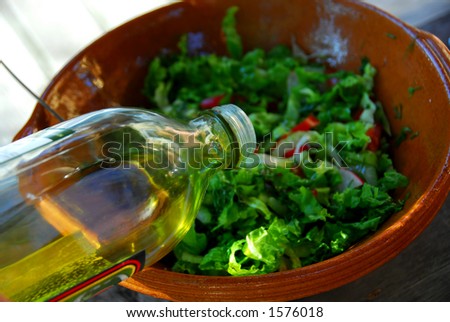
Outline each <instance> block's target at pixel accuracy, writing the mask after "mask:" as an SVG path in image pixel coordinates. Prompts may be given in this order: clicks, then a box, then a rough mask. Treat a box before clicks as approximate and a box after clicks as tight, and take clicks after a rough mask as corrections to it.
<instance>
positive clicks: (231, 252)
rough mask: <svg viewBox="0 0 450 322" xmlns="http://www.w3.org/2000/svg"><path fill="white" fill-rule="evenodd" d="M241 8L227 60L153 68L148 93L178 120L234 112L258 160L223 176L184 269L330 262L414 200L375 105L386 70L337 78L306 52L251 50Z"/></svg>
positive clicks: (184, 40)
mask: <svg viewBox="0 0 450 322" xmlns="http://www.w3.org/2000/svg"><path fill="white" fill-rule="evenodd" d="M236 17H238V8H237V7H232V8H230V9H229V10H228V11H227V13H226V15H225V17H224V19H223V21H222V34H221V36H222V39H223V40H224V41H225V44H226V47H227V49H228V55H227V56H218V55H216V54H205V53H201V54H193V52H194V51H195V48H192V46H190V44H191V41H190V40H191V39H190V38H192V37H197V36H198V35H197V34H195V33H192V34H186V35H184V36H183V37H181V39H180V42H179V51H178V52H177V53H172V54H165V55H160V56H158V57H157V58H155V59H153V60H152V62H151V63H150V66H149V72H148V75H147V78H146V81H145V88H144V93H145V94H146V95H147V96H148V98H149V99H150V101H151V103H152V106H153V107H154V108H157V109H158V111H159V112H161V113H163V114H166V115H168V116H170V117H176V118H179V119H180V118H181V119H186V120H190V119H192V118H194V117H196V116H197V115H198V114H199V113H200V112H202V111H203V110H205V109H209V108H212V107H214V106H217V105H221V104H226V103H234V104H236V105H238V106H239V107H241V108H242V109H243V110H244V111H245V112H246V113H247V114H248V115H249V117H250V119H251V121H252V123H253V125H254V127H255V131H256V134H257V139H258V141H259V146H258V150H257V155H258V157H259V158H258V159H259V163H258V164H257V165H256V166H253V167H242V168H239V169H227V170H222V171H220V172H218V173H217V174H216V175H214V176H213V177H212V178H211V180H210V182H209V187H208V190H207V192H206V195H205V198H204V201H203V203H202V207H201V209H200V211H199V213H198V215H197V218H196V221H195V224H194V226H193V227H192V228H191V230H190V231H189V232H188V234H187V235H186V237H185V238H184V239H183V241H182V242H181V243H180V244H179V245H178V246H177V247H176V249H175V250H174V251H173V254H172V255H173V256H174V258H175V262H174V265H173V270H174V271H177V272H184V273H190V274H202V275H233V276H245V275H257V274H265V273H270V272H276V271H282V270H288V269H293V268H298V267H302V266H305V265H310V264H313V263H316V262H320V261H323V260H325V259H327V258H330V257H333V256H335V255H337V254H340V253H342V252H343V251H345V250H346V249H348V248H349V247H350V246H352V245H353V244H355V243H356V242H358V241H359V240H361V238H363V237H364V236H366V235H368V234H370V233H372V232H374V231H375V230H377V228H378V227H379V226H380V224H381V223H383V221H385V220H386V219H387V218H388V217H389V216H391V215H392V214H393V213H395V212H397V211H399V210H400V209H401V208H402V206H403V201H401V200H400V201H399V200H395V199H394V198H393V197H392V196H391V195H390V193H391V192H392V191H393V190H394V189H397V188H399V187H405V186H406V185H407V184H408V180H407V178H406V177H405V176H403V175H402V174H400V173H398V172H397V171H396V170H395V169H394V167H393V164H392V160H391V158H390V156H389V155H388V153H387V149H388V143H387V142H388V140H387V138H388V137H389V136H390V129H389V124H388V122H387V119H386V117H385V115H384V112H383V108H382V106H381V104H380V103H379V102H377V101H376V100H375V98H374V94H373V86H374V77H375V74H376V70H375V68H374V67H373V66H372V65H371V64H370V62H369V61H368V60H367V59H363V60H362V62H361V68H360V71H359V72H358V73H354V72H350V71H344V70H339V71H330V70H329V68H328V67H327V66H326V65H325V64H323V63H321V62H320V59H317V57H316V58H315V59H312V58H311V57H310V56H308V55H306V54H305V53H304V52H303V51H302V50H301V49H300V48H299V47H298V45H297V44H296V43H292V44H291V45H290V46H284V45H279V46H276V47H274V48H273V49H271V50H270V51H264V50H263V49H260V48H256V49H253V50H250V51H247V52H244V50H243V46H242V42H241V38H240V36H239V34H238V32H237V29H236Z"/></svg>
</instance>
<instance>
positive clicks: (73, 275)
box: [0, 105, 256, 301]
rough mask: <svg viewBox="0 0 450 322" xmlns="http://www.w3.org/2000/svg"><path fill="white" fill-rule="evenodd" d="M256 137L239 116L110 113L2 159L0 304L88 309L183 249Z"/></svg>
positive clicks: (0, 151)
mask: <svg viewBox="0 0 450 322" xmlns="http://www.w3.org/2000/svg"><path fill="white" fill-rule="evenodd" d="M255 141H256V138H255V133H254V130H253V126H252V124H251V122H250V120H249V119H248V118H247V116H246V115H245V113H244V112H243V111H242V110H241V109H239V108H238V107H236V106H234V105H225V106H220V107H216V108H214V109H212V110H209V111H207V112H205V113H204V114H203V115H201V116H200V117H198V118H196V119H194V120H192V121H191V122H189V123H188V124H185V123H180V122H178V121H175V120H171V119H167V118H165V117H163V116H161V115H159V114H155V113H153V112H150V111H148V110H142V109H135V108H110V109H104V110H100V111H96V112H92V113H89V114H86V115H82V116H79V117H77V118H74V119H72V120H69V121H66V122H63V123H60V124H58V125H56V126H53V127H51V128H48V129H46V130H43V131H40V132H37V133H35V134H33V135H31V136H29V137H26V138H23V139H21V140H19V141H16V142H14V143H11V144H9V145H7V146H6V147H2V148H0V253H1V256H0V294H1V295H3V296H6V298H8V299H10V300H13V301H60V300H66V301H74V300H85V299H87V298H88V297H90V296H92V295H94V294H95V293H97V292H98V291H100V290H101V289H104V288H105V287H107V286H109V285H111V284H115V283H118V282H120V281H121V280H123V279H125V278H127V277H129V276H130V275H132V274H133V273H134V272H135V271H138V270H140V269H142V267H144V266H148V265H152V264H153V263H155V262H156V261H158V260H159V259H161V258H162V257H163V256H164V255H166V254H167V253H168V252H170V251H171V250H172V248H173V247H174V246H175V245H176V243H177V242H179V241H180V240H181V239H182V238H183V236H184V235H185V233H186V232H187V231H188V229H189V227H190V226H191V225H192V223H193V220H194V218H195V216H196V214H197V211H198V209H199V206H200V204H201V201H202V197H203V195H204V192H205V190H206V187H207V183H208V178H209V176H210V175H212V174H213V173H214V172H215V171H217V170H219V169H224V168H229V167H236V166H237V165H238V164H239V162H241V161H242V159H243V158H244V157H245V155H246V154H247V153H251V152H253V151H254V148H255Z"/></svg>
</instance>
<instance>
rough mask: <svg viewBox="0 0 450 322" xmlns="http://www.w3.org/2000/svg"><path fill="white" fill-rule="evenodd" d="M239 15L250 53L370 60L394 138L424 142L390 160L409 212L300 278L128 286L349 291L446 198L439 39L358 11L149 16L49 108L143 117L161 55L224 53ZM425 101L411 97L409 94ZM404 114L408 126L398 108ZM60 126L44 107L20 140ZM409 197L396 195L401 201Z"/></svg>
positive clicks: (191, 10)
mask: <svg viewBox="0 0 450 322" xmlns="http://www.w3.org/2000/svg"><path fill="white" fill-rule="evenodd" d="M232 4H236V5H238V6H239V7H240V11H239V14H238V19H239V20H238V21H239V23H238V31H239V32H240V33H241V35H242V37H243V41H244V46H245V48H247V49H250V48H254V47H262V48H265V49H270V48H271V47H272V46H274V45H276V44H280V43H283V44H290V42H291V37H295V38H296V40H297V42H298V43H299V44H300V46H301V47H302V48H304V49H306V51H308V52H310V53H311V52H321V53H324V54H327V55H328V56H329V59H328V63H329V64H330V65H332V66H333V67H337V68H344V69H350V70H356V69H357V68H358V67H359V66H360V61H361V58H363V57H368V58H369V59H370V61H371V62H372V63H373V64H374V66H375V67H376V68H377V69H378V75H377V77H376V84H375V87H376V95H377V96H378V99H379V100H380V101H381V102H382V103H383V104H384V106H385V110H386V113H387V115H388V118H389V120H390V122H391V125H392V128H393V133H394V135H398V134H399V133H400V130H401V129H402V127H404V126H408V127H410V128H411V129H412V130H413V131H417V132H418V133H419V136H417V137H416V138H415V139H413V140H411V139H408V140H406V141H405V142H404V143H402V144H401V145H400V147H398V148H394V149H393V151H392V153H393V156H394V161H395V164H396V167H397V168H398V169H399V170H400V171H401V172H402V173H404V174H405V175H407V176H408V177H409V178H410V185H409V187H408V188H407V189H406V191H407V192H409V193H410V194H411V196H410V198H409V199H408V201H407V203H406V206H405V208H404V210H403V211H401V212H400V213H398V214H396V215H394V216H393V217H392V218H390V219H389V220H388V221H387V222H386V223H385V224H384V225H383V226H382V227H381V229H380V230H379V231H378V232H377V233H375V234H374V235H372V236H369V237H368V238H366V239H365V240H363V241H362V242H360V243H359V244H357V245H355V246H353V247H352V248H351V249H350V250H348V251H346V252H345V253H343V254H341V255H339V256H336V257H334V258H331V259H328V260H326V261H324V262H321V263H318V264H314V265H310V266H306V267H303V268H300V269H295V270H289V271H285V272H281V273H272V274H268V275H263V276H256V277H207V276H192V275H186V274H179V273H174V272H171V271H169V269H168V268H167V267H164V265H163V264H157V265H155V266H154V267H150V268H147V269H145V270H144V271H142V272H140V273H139V274H137V275H136V276H135V277H134V278H131V279H128V280H127V281H125V282H123V285H124V286H125V287H128V288H130V289H133V290H136V291H138V292H142V293H145V294H148V295H151V296H155V297H158V298H163V299H169V300H180V301H259V300H261V301H284V300H294V299H299V298H302V297H305V296H310V295H314V294H317V293H320V292H324V291H327V290H330V289H333V288H336V287H339V286H341V285H344V284H346V283H349V282H351V281H353V280H355V279H357V278H359V277H361V276H363V275H365V274H367V273H369V272H371V271H372V270H374V269H376V268H377V267H379V266H380V265H382V264H383V263H385V262H387V261H388V260H390V259H392V258H393V257H394V256H396V255H397V254H398V253H399V252H400V251H401V250H402V249H404V248H405V247H406V246H407V245H408V244H409V243H410V242H411V241H412V240H414V239H415V238H416V237H417V236H418V235H419V234H420V233H421V232H422V231H423V230H424V229H425V227H426V226H427V225H428V224H429V223H430V222H431V220H432V219H433V217H434V216H435V215H436V213H437V211H438V210H439V208H440V207H441V205H442V204H443V202H444V200H445V198H446V196H447V194H448V190H449V186H450V180H449V144H450V131H449V126H448V124H449V121H450V102H449V101H450V72H449V69H450V54H449V51H448V50H447V49H446V47H445V46H444V45H443V44H442V43H441V42H440V41H439V40H438V39H437V38H435V37H434V36H432V35H431V34H428V33H425V32H423V31H420V30H417V29H415V28H413V27H411V26H409V25H407V24H405V23H403V22H401V21H399V20H398V19H396V18H394V17H392V16H390V15H389V14H387V13H385V12H383V11H381V10H379V9H376V8H374V7H372V6H370V5H367V4H364V3H360V2H358V1H351V0H335V1H331V0H317V1H310V0H283V1H279V0H265V1H260V0H227V1H224V0H203V1H200V0H191V1H185V2H178V3H173V4H171V5H169V6H167V7H164V8H161V9H159V10H156V11H153V12H150V13H148V14H146V15H143V16H141V17H139V18H137V19H134V20H133V21H130V22H128V23H126V24H125V25H123V26H121V27H119V28H117V29H115V30H113V31H111V32H109V33H108V34H106V35H104V36H103V37H101V38H100V39H98V40H97V41H95V42H94V43H93V44H92V45H90V46H89V47H87V48H86V49H84V50H83V51H82V52H80V53H79V54H78V55H77V56H76V57H75V58H73V59H72V60H71V61H70V62H69V63H68V64H67V66H65V67H64V69H63V70H62V71H61V72H60V73H59V74H58V75H57V76H56V77H55V78H54V80H53V81H52V82H51V83H50V85H49V86H48V88H47V89H46V91H45V93H44V94H43V98H44V100H45V101H47V102H48V103H49V104H50V105H51V106H52V107H53V108H55V109H56V110H57V112H58V113H59V114H61V115H62V116H63V117H64V118H71V117H74V116H76V115H79V114H82V113H86V112H89V111H92V110H95V109H99V108H104V107H109V106H117V105H122V106H145V105H147V102H146V100H145V98H144V97H143V96H142V94H141V89H142V87H143V79H144V76H145V74H146V73H147V65H148V63H149V61H150V59H151V58H152V57H154V56H155V55H157V54H158V53H159V52H160V50H161V49H163V48H165V49H175V48H176V44H177V41H178V39H179V37H180V35H182V34H183V33H186V32H197V33H198V34H199V35H201V41H200V42H199V43H197V44H196V45H197V46H200V47H201V49H202V50H203V51H209V52H217V53H224V46H223V44H222V42H221V41H220V39H219V38H218V37H217V35H218V34H219V31H220V21H221V19H222V17H223V14H224V12H225V9H226V8H227V7H229V6H230V5H232ZM412 88H414V89H417V91H416V92H415V93H414V94H413V95H412V94H411V89H412ZM400 105H401V106H403V117H402V118H401V119H399V118H398V116H397V117H396V114H395V108H396V107H398V106H400ZM54 123H56V120H54V119H53V118H52V117H51V116H50V115H49V114H47V113H46V112H45V111H44V110H43V108H42V107H40V106H36V109H35V111H34V113H33V115H32V116H31V119H30V120H29V121H28V123H27V124H26V125H25V126H24V128H23V129H22V130H21V131H20V132H19V133H18V134H17V137H23V136H25V135H28V134H30V133H32V132H34V131H37V130H39V129H42V128H45V127H47V126H49V125H52V124H54ZM406 191H400V192H399V196H402V195H403V194H404V193H405V192H406Z"/></svg>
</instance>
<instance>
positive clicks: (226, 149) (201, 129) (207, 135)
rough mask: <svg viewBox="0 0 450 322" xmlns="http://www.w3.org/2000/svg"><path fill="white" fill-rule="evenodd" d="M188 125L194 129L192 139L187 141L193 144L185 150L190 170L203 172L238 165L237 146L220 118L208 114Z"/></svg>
mask: <svg viewBox="0 0 450 322" xmlns="http://www.w3.org/2000/svg"><path fill="white" fill-rule="evenodd" d="M189 125H190V126H191V127H194V128H195V129H196V130H195V132H194V137H193V138H190V139H189V140H190V141H192V142H193V143H192V145H191V146H190V147H189V148H188V149H187V152H188V153H189V155H188V165H189V167H190V168H197V169H202V170H203V171H204V170H207V169H225V168H232V167H235V166H237V165H238V164H239V160H240V152H239V144H238V142H237V140H236V137H235V135H234V134H233V132H232V131H231V129H230V128H229V126H228V125H227V123H226V122H224V121H223V120H222V119H221V118H220V116H218V115H216V114H214V113H209V112H208V113H205V114H204V115H202V116H200V117H198V118H196V119H194V120H192V121H191V122H190V123H189Z"/></svg>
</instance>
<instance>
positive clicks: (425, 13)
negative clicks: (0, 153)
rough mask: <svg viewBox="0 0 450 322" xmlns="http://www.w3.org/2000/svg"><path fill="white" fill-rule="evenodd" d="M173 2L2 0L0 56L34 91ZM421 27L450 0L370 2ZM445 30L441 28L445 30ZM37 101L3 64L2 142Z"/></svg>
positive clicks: (447, 9) (449, 6)
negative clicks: (104, 40) (86, 51)
mask: <svg viewBox="0 0 450 322" xmlns="http://www.w3.org/2000/svg"><path fill="white" fill-rule="evenodd" d="M170 2H173V0H139V1H137V0H130V1H123V0H64V1H59V0H40V1H35V0H0V36H1V47H0V60H2V61H3V62H5V63H6V64H7V65H8V66H9V67H10V69H12V70H13V71H14V72H15V73H16V74H17V76H18V77H19V78H20V79H21V80H22V81H23V82H24V83H25V84H27V85H28V86H29V87H30V89H32V90H33V91H34V92H35V93H37V94H41V93H42V92H43V91H44V89H45V87H46V86H47V84H48V83H49V82H50V80H51V79H52V78H53V76H54V75H55V74H56V73H57V72H58V71H59V70H60V69H61V68H62V67H63V66H64V65H65V64H66V63H67V62H68V61H69V60H70V59H71V58H72V57H73V56H75V54H77V53H78V52H79V51H80V50H81V49H82V48H84V47H86V46H87V45H88V44H90V43H91V42H92V41H94V40H95V39H96V38H98V37H99V36H101V35H102V34H104V33H106V32H107V31H109V30H111V29H113V28H115V27H117V26H118V25H120V24H122V23H124V22H126V21H128V20H130V19H132V18H134V17H136V16H139V15H141V14H143V13H145V12H147V11H150V10H153V9H155V8H157V7H160V6H163V5H165V4H167V3H170ZM367 2H370V3H372V4H374V5H376V6H378V7H380V8H382V9H385V10H386V11H388V12H390V13H392V14H393V15H395V16H397V17H399V18H401V19H403V20H404V21H406V22H408V23H410V24H412V25H414V26H418V27H423V26H427V24H428V23H429V22H431V21H435V20H437V19H439V18H441V17H442V18H443V19H444V18H445V19H447V29H446V30H447V32H446V34H445V32H444V33H443V34H442V32H441V34H440V35H438V36H439V37H440V38H441V39H442V40H443V41H444V42H445V43H446V44H448V41H449V40H448V38H449V37H450V22H449V21H448V20H450V19H448V17H449V16H448V14H449V13H450V0H367ZM441 30H442V28H441ZM431 31H433V30H431ZM35 104H36V101H35V99H34V98H33V97H31V96H30V95H29V94H27V93H26V92H25V91H24V90H23V89H22V88H21V87H20V86H19V85H18V84H17V83H16V82H15V81H13V79H12V78H11V77H10V76H9V75H8V74H7V72H6V70H5V69H4V68H0V124H1V126H0V146H2V145H5V144H7V143H9V142H10V141H11V139H12V137H13V136H14V134H15V133H17V131H18V130H19V129H20V128H21V127H22V125H23V124H24V123H25V122H26V121H27V119H28V118H29V116H30V114H31V112H32V109H33V108H34V105H35Z"/></svg>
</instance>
